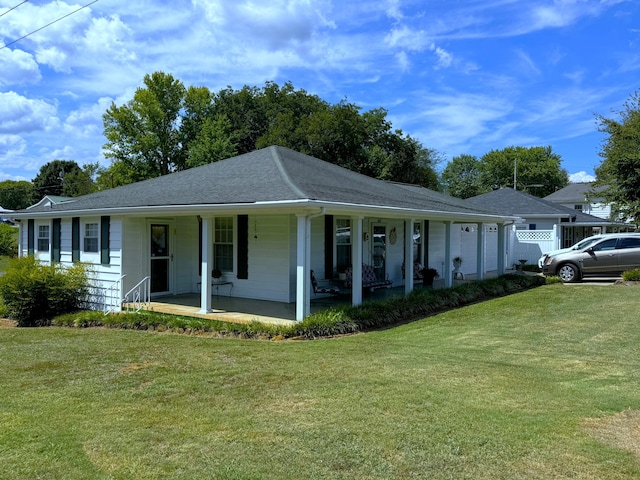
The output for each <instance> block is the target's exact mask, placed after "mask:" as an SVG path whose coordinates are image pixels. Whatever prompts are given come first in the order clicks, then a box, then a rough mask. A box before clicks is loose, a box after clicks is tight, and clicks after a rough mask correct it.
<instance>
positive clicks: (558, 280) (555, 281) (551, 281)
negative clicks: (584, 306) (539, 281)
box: [544, 275, 564, 285]
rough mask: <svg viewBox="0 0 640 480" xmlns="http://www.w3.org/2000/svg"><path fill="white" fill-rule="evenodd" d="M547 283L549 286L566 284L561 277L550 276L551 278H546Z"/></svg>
mask: <svg viewBox="0 0 640 480" xmlns="http://www.w3.org/2000/svg"><path fill="white" fill-rule="evenodd" d="M544 281H545V283H546V284H547V285H556V284H561V285H562V284H564V282H563V281H562V279H561V278H560V277H557V276H553V275H552V276H549V277H545V280H544Z"/></svg>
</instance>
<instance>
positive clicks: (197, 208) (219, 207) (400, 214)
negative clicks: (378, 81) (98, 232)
mask: <svg viewBox="0 0 640 480" xmlns="http://www.w3.org/2000/svg"><path fill="white" fill-rule="evenodd" d="M322 207H324V208H326V209H327V211H328V213H331V214H340V215H362V216H384V217H385V218H416V219H421V218H424V219H435V220H439V219H441V220H444V221H447V220H449V221H454V222H457V223H461V222H467V223H512V222H515V221H518V220H520V219H521V218H520V217H518V216H515V215H492V214H480V213H463V212H446V211H437V210H427V209H409V208H399V207H387V206H377V205H358V204H348V203H337V202H318V201H313V200H311V201H310V200H293V201H289V200H288V201H279V202H256V203H228V204H216V205H211V204H201V205H160V206H140V207H118V208H97V209H76V210H60V211H57V210H54V209H51V210H49V211H40V212H24V213H17V214H13V215H10V217H12V218H15V219H21V218H42V217H46V218H50V217H61V218H67V217H77V216H98V215H114V216H115V215H130V216H149V215H202V216H212V215H215V214H216V213H220V212H222V213H231V212H233V213H236V214H249V213H256V211H259V212H268V211H272V212H274V213H292V214H304V215H306V214H309V213H317V210H318V209H320V208H322Z"/></svg>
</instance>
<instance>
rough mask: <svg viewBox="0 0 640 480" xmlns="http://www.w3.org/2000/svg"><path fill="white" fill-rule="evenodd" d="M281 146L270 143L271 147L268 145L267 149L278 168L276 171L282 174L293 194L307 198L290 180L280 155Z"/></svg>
mask: <svg viewBox="0 0 640 480" xmlns="http://www.w3.org/2000/svg"><path fill="white" fill-rule="evenodd" d="M282 148H283V147H279V146H276V145H272V146H271V147H269V150H271V156H272V158H273V160H274V162H275V164H276V167H277V168H278V171H279V172H280V174H281V175H282V179H283V180H284V182H285V183H286V184H287V185H288V186H289V188H291V190H292V191H293V193H294V194H296V195H298V196H299V197H300V198H308V197H309V195H305V194H304V192H303V191H302V190H300V188H299V187H298V186H297V185H296V184H295V183H294V182H293V180H291V177H290V176H289V172H287V169H286V167H285V166H284V163H283V161H282V156H281V155H280V150H281V149H282Z"/></svg>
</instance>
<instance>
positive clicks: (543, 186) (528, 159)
mask: <svg viewBox="0 0 640 480" xmlns="http://www.w3.org/2000/svg"><path fill="white" fill-rule="evenodd" d="M514 181H515V182H516V189H517V190H520V191H523V192H527V193H529V194H531V195H535V196H537V197H545V196H547V195H549V194H550V193H553V192H555V191H556V190H557V189H559V188H562V187H565V186H566V185H567V184H568V183H569V175H568V174H567V171H566V170H565V169H564V168H562V167H561V158H560V155H558V154H556V153H554V152H553V151H552V149H551V147H530V148H526V147H513V146H512V147H507V148H504V149H502V150H491V151H490V152H488V153H486V154H484V155H483V156H482V157H481V158H480V159H479V160H478V159H477V158H476V157H474V156H472V155H460V156H458V157H454V158H453V160H452V161H451V162H449V164H447V166H446V167H445V169H444V170H443V172H442V183H443V184H444V186H445V188H446V190H447V193H449V194H450V195H453V196H455V197H460V198H469V197H473V196H476V195H480V194H482V193H486V192H490V191H491V190H493V189H496V188H502V187H509V188H513V186H514Z"/></svg>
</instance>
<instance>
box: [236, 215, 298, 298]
mask: <svg viewBox="0 0 640 480" xmlns="http://www.w3.org/2000/svg"><path fill="white" fill-rule="evenodd" d="M295 224H296V222H295V216H289V215H249V278H248V279H237V278H235V277H234V278H230V280H232V281H233V296H234V297H245V298H255V299H258V300H273V301H276V302H291V301H294V300H295V288H294V289H293V292H294V293H293V299H292V297H291V295H290V291H291V287H290V281H291V265H293V268H294V269H295V260H294V261H293V263H292V261H291V257H290V252H291V250H293V252H294V253H295V248H290V246H291V241H292V238H293V239H294V240H295ZM292 228H293V231H292ZM293 278H294V279H295V275H294V277H293Z"/></svg>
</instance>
